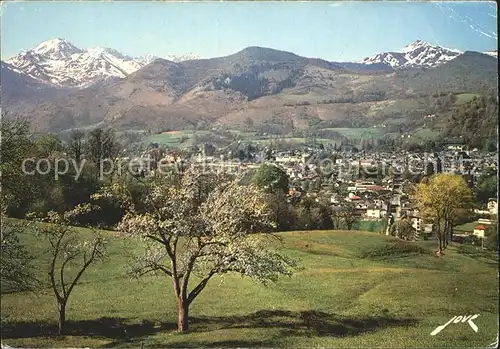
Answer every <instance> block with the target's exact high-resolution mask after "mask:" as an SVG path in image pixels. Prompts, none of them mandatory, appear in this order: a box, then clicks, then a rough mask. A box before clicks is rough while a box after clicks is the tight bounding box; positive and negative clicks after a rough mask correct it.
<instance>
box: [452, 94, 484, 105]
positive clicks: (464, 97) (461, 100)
mask: <svg viewBox="0 0 500 349" xmlns="http://www.w3.org/2000/svg"><path fill="white" fill-rule="evenodd" d="M455 96H456V97H457V100H456V102H455V104H458V105H460V104H465V103H468V102H470V101H472V99H473V98H474V97H479V96H480V95H479V94H477V93H460V94H458V95H455Z"/></svg>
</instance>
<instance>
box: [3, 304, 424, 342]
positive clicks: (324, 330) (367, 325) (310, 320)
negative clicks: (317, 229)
mask: <svg viewBox="0 0 500 349" xmlns="http://www.w3.org/2000/svg"><path fill="white" fill-rule="evenodd" d="M416 323H417V321H416V320H415V319H410V318H391V317H364V318H356V319H352V318H346V317H340V316H337V315H333V314H328V313H324V312H320V311H313V310H310V311H301V312H293V311H287V310H261V311H257V312H255V313H252V314H248V315H242V316H221V317H211V316H199V317H196V316H195V317H192V318H191V319H190V332H198V333H200V332H207V331H213V330H221V329H277V330H278V334H277V336H276V338H278V337H282V336H307V337H315V336H331V337H344V336H357V335H360V334H363V333H365V332H371V331H377V330H379V329H382V328H386V327H397V326H412V325H415V324H416ZM176 328H177V325H176V324H175V323H162V324H158V325H156V326H155V325H154V324H153V323H152V322H149V321H143V322H142V323H137V324H129V323H128V321H127V319H123V318H101V319H97V320H91V321H74V322H68V328H67V335H71V336H90V337H106V338H109V339H111V340H112V343H111V344H110V345H109V346H110V347H113V346H115V345H117V344H121V343H127V342H129V343H130V342H136V343H138V344H139V342H141V340H142V339H145V337H148V336H150V335H153V334H155V333H159V332H165V331H174V330H175V329H176ZM56 333H57V326H56V324H40V323H30V322H17V323H11V324H2V338H3V339H8V338H33V337H47V336H55V335H56ZM177 339H179V338H177ZM221 339H222V338H221ZM144 344H145V347H146V348H147V340H146V339H145V340H144ZM273 344H276V343H273V340H268V341H260V340H259V341H248V340H245V339H243V338H242V340H241V341H240V340H223V339H222V340H221V341H217V339H216V338H214V340H213V341H210V342H193V341H190V340H189V339H187V340H186V341H185V342H184V341H182V342H181V343H179V341H177V340H176V341H175V343H171V344H169V343H162V345H161V346H162V347H168V346H169V345H171V346H175V347H179V346H182V347H191V346H197V347H200V346H201V347H242V346H243V347H252V346H272V345H273Z"/></svg>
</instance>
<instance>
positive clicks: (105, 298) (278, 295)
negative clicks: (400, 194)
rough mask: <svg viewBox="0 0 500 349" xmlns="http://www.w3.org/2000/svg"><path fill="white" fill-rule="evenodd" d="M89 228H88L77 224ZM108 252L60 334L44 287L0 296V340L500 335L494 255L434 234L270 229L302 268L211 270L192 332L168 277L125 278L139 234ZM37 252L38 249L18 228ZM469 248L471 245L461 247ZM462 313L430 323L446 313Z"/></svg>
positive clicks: (302, 344)
mask: <svg viewBox="0 0 500 349" xmlns="http://www.w3.org/2000/svg"><path fill="white" fill-rule="evenodd" d="M79 231H80V233H81V234H88V231H87V230H86V229H79ZM104 234H106V235H107V236H108V239H109V242H108V246H107V248H108V254H109V255H108V258H107V259H106V260H105V261H103V262H101V263H99V264H96V265H94V266H91V267H90V269H88V271H87V273H86V274H85V275H84V277H83V279H82V281H81V284H80V285H79V286H77V287H76V288H75V291H74V294H72V296H71V298H70V301H69V304H68V309H67V319H68V321H69V323H68V326H69V331H68V335H67V336H64V337H61V338H58V337H57V336H56V335H55V333H56V331H57V306H56V301H55V299H54V296H53V295H52V294H51V291H50V289H49V288H46V289H42V290H40V291H37V292H35V293H10V294H4V295H2V302H1V303H2V304H1V310H2V343H3V344H7V345H10V346H13V347H21V346H22V347H31V348H33V347H75V346H78V347H113V348H139V347H141V345H143V347H144V348H159V347H161V348H180V347H190V348H196V347H228V348H235V347H283V348H312V347H315V348H319V347H322V348H336V347H344V348H348V347H379V348H381V347H383V348H401V347H411V348H421V347H455V348H456V347H464V348H465V347H485V346H487V345H489V344H490V343H492V342H493V341H494V340H495V338H496V337H497V333H498V259H497V255H496V254H493V253H488V252H486V251H484V252H483V251H476V252H475V253H464V250H463V249H461V248H458V247H455V246H454V245H452V246H451V247H449V248H448V249H447V250H446V251H445V255H443V256H442V257H440V258H438V257H435V256H434V255H433V249H435V242H434V241H422V242H413V243H410V242H403V241H399V240H396V239H394V238H390V237H386V236H385V235H380V234H378V233H372V232H361V231H304V232H286V233H280V234H278V235H279V236H280V237H282V243H280V244H279V245H277V246H276V248H280V249H283V252H284V253H286V254H287V255H288V256H290V257H292V258H294V259H296V260H297V261H298V263H299V265H300V268H299V269H298V270H297V271H296V273H295V274H294V275H293V276H291V277H289V278H288V277H284V278H282V279H280V280H279V281H278V282H277V283H272V284H268V285H261V284H256V283H254V282H252V281H251V280H249V279H246V278H242V277H240V276H236V275H225V276H224V277H222V278H221V277H216V278H214V279H212V280H211V282H210V283H209V285H208V286H207V288H206V289H205V290H204V291H203V292H202V293H201V294H200V296H199V297H198V298H197V299H196V300H195V301H194V303H193V304H192V306H191V308H190V316H191V322H190V331H189V332H188V333H184V334H180V333H177V332H176V331H175V329H176V321H177V314H176V303H175V299H174V296H173V291H172V283H171V281H170V280H169V279H167V278H164V277H153V276H150V277H144V278H141V279H139V280H136V279H130V278H129V277H128V276H127V270H128V268H129V265H130V258H131V255H134V254H137V253H138V252H139V250H140V249H141V247H140V246H141V243H140V242H139V241H138V240H135V239H133V238H128V237H123V236H120V235H119V234H118V233H115V232H104ZM22 241H24V242H25V243H26V244H27V245H28V246H29V247H30V250H31V251H32V253H33V254H34V255H35V256H36V258H37V263H36V264H37V266H38V267H39V268H40V275H45V273H46V270H47V269H46V265H47V261H48V256H47V254H45V253H44V251H45V247H44V246H43V244H41V243H40V242H39V241H38V240H37V239H36V238H35V237H33V236H32V235H30V233H29V232H26V233H25V235H24V236H22ZM469 252H470V251H469ZM473 314H479V317H478V318H477V319H475V320H474V323H475V324H476V325H477V326H478V328H479V330H478V332H477V333H476V332H474V331H473V330H472V329H471V328H470V327H469V325H468V324H467V323H458V324H450V325H449V326H448V327H446V328H445V329H444V330H443V331H442V332H441V333H439V334H438V335H436V336H430V333H431V332H432V331H433V330H434V329H435V328H436V327H437V326H439V325H443V324H445V323H446V322H447V321H448V320H449V319H451V318H452V317H453V316H458V315H473Z"/></svg>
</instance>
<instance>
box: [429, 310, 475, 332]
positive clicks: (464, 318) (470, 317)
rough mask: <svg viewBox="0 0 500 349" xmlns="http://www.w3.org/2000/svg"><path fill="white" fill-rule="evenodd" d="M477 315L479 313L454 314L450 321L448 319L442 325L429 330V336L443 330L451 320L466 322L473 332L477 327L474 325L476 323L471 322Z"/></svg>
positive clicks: (456, 322)
mask: <svg viewBox="0 0 500 349" xmlns="http://www.w3.org/2000/svg"><path fill="white" fill-rule="evenodd" d="M478 316H479V314H475V315H468V316H462V315H459V316H454V317H452V318H451V319H450V321H448V322H447V323H445V324H444V325H441V326H438V327H436V329H435V330H434V331H432V332H431V336H435V335H437V334H438V333H439V332H441V331H442V330H444V329H445V328H446V327H447V326H448V325H449V324H451V323H452V322H453V323H454V324H458V323H459V322H461V323H464V322H467V323H468V324H469V326H470V327H471V328H472V329H473V330H474V332H477V330H478V327H477V326H476V324H475V323H474V322H472V320H474V319H477V317H478Z"/></svg>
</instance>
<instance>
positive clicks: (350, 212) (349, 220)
mask: <svg viewBox="0 0 500 349" xmlns="http://www.w3.org/2000/svg"><path fill="white" fill-rule="evenodd" d="M338 213H339V214H340V217H342V221H343V222H344V224H345V226H346V228H347V230H351V229H352V227H353V226H354V224H355V223H357V222H359V215H358V212H357V210H356V206H355V205H354V204H353V203H352V202H348V203H346V204H344V205H342V208H341V210H340V211H339V212H338Z"/></svg>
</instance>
